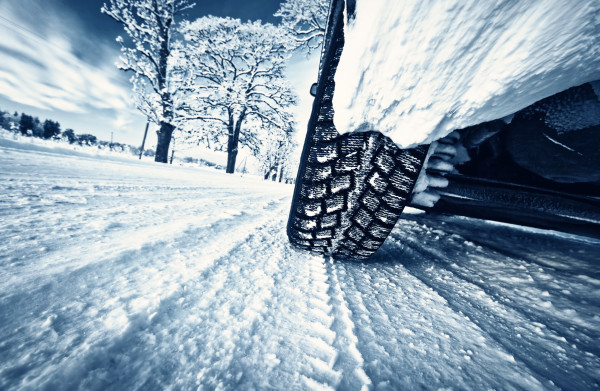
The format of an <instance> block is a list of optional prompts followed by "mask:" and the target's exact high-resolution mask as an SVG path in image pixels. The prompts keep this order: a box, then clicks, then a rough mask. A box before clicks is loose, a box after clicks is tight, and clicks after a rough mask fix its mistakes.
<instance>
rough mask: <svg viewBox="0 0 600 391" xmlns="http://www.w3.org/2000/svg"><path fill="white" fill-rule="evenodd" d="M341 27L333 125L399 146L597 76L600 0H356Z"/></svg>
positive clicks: (508, 111) (599, 74) (497, 114)
mask: <svg viewBox="0 0 600 391" xmlns="http://www.w3.org/2000/svg"><path fill="white" fill-rule="evenodd" d="M346 27H347V28H346V30H347V31H346V33H345V46H344V51H343V53H342V57H341V60H340V64H339V66H338V69H337V73H336V77H335V80H336V93H335V96H334V100H333V104H334V109H335V113H336V115H335V122H336V128H337V129H338V131H340V132H342V133H346V132H353V131H368V130H378V131H380V132H382V133H384V134H386V135H387V136H389V137H391V138H392V139H393V140H394V141H395V142H396V143H397V144H398V145H399V146H400V147H402V148H406V147H409V146H414V145H416V144H421V143H430V142H432V141H434V140H437V139H439V138H441V137H443V136H445V135H447V134H448V133H450V132H451V131H452V130H453V129H460V128H464V127H466V126H470V125H475V124H478V123H481V122H484V121H490V120H493V119H497V118H503V117H505V116H507V115H509V114H512V113H514V112H516V111H518V110H520V109H522V108H524V107H526V106H528V105H530V104H532V103H534V102H536V101H538V100H540V99H542V98H545V97H547V96H550V95H553V94H555V93H558V92H560V91H563V90H565V89H567V88H570V87H573V86H576V85H580V84H583V83H585V82H590V81H594V80H598V79H600V67H599V66H598V58H599V56H600V2H597V1H580V2H576V3H573V2H572V1H570V0H536V1H528V2H525V1H518V0H501V1H497V2H489V1H477V0H469V1H464V0H450V1H439V0H429V1H417V0H410V1H403V2H389V1H385V0H368V1H367V0H358V1H357V13H356V18H355V20H354V21H353V22H350V23H349V25H348V26H346ZM557 114H560V113H557ZM569 120H570V119H569ZM573 120H576V119H572V120H570V121H571V122H572V121H573Z"/></svg>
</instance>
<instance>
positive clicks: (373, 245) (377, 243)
mask: <svg viewBox="0 0 600 391" xmlns="http://www.w3.org/2000/svg"><path fill="white" fill-rule="evenodd" d="M382 243H383V242H382V241H381V240H375V239H370V238H369V239H365V240H363V242H362V245H363V247H365V248H366V249H368V250H377V249H378V248H379V247H381V245H382Z"/></svg>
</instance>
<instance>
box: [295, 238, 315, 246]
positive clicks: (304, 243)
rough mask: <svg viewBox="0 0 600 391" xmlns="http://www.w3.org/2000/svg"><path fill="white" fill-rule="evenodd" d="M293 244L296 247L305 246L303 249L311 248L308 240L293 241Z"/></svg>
mask: <svg viewBox="0 0 600 391" xmlns="http://www.w3.org/2000/svg"><path fill="white" fill-rule="evenodd" d="M294 244H296V245H298V246H305V247H310V246H312V244H311V243H310V240H299V239H294Z"/></svg>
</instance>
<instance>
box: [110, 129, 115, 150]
mask: <svg viewBox="0 0 600 391" xmlns="http://www.w3.org/2000/svg"><path fill="white" fill-rule="evenodd" d="M114 133H115V132H110V150H111V151H112V147H113V134H114Z"/></svg>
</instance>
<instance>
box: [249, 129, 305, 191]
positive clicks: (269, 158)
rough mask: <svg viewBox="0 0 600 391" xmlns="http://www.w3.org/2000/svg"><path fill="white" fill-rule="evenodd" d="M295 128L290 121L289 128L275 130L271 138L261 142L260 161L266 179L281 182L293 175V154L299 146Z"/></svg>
mask: <svg viewBox="0 0 600 391" xmlns="http://www.w3.org/2000/svg"><path fill="white" fill-rule="evenodd" d="M294 127H295V122H293V121H291V120H290V122H289V123H288V126H287V127H284V128H277V129H273V131H272V132H271V136H270V137H268V138H265V139H263V140H261V143H260V146H259V153H258V160H259V162H260V166H261V170H262V173H263V175H264V178H265V179H271V180H273V181H275V180H279V182H281V181H282V180H283V179H284V178H289V177H290V176H291V175H293V173H292V171H293V167H295V165H294V164H293V163H294V162H293V161H292V154H293V152H294V149H295V148H296V146H297V145H296V143H295V142H294V137H293V132H294Z"/></svg>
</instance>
